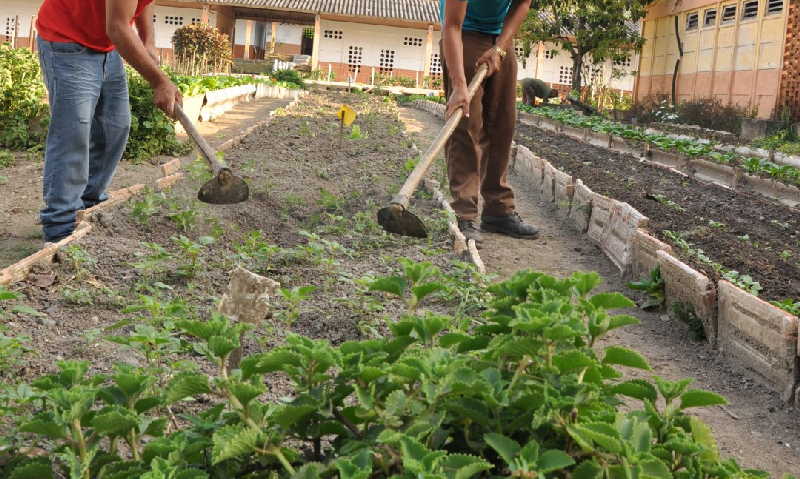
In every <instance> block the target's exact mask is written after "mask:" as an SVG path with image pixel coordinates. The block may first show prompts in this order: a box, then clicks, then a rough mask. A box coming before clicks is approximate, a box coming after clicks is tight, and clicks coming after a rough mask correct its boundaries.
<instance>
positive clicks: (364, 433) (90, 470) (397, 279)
mask: <svg viewBox="0 0 800 479" xmlns="http://www.w3.org/2000/svg"><path fill="white" fill-rule="evenodd" d="M401 270H402V271H401V274H400V275H398V276H393V277H389V278H384V279H378V280H375V281H372V282H371V283H370V284H371V286H370V288H371V291H373V292H375V291H382V292H386V293H389V294H391V295H392V296H394V298H393V299H391V301H395V304H396V302H397V301H398V300H400V301H402V302H404V303H405V306H406V308H405V311H404V312H403V313H402V314H399V315H398V316H399V318H400V319H398V320H396V321H394V320H389V321H388V323H387V325H386V326H387V327H386V328H385V330H386V331H388V332H389V334H388V335H387V336H383V337H378V338H374V339H366V340H353V341H347V342H345V343H342V344H340V345H338V346H334V345H331V344H330V343H329V342H327V341H322V340H314V339H310V338H306V337H302V336H296V335H289V336H287V337H286V340H285V343H283V344H282V345H281V346H279V347H276V348H274V349H271V350H268V351H264V352H260V353H256V354H252V355H250V356H247V357H245V358H243V359H242V361H241V362H240V363H239V368H238V369H232V370H231V369H230V368H229V363H228V359H229V356H230V355H231V354H232V352H233V351H234V350H235V349H236V348H238V347H239V345H240V343H241V337H242V334H243V333H244V332H245V330H246V328H245V327H244V326H242V325H238V324H233V323H231V322H230V321H229V320H228V319H227V318H225V317H222V316H219V315H213V316H212V317H211V318H210V319H208V320H206V321H203V320H198V319H197V317H196V316H193V315H192V312H191V311H188V310H187V309H186V308H185V307H183V306H181V308H177V309H176V308H166V307H162V306H159V305H158V304H155V303H154V302H153V301H148V306H147V310H148V311H151V312H153V314H154V315H159V316H161V315H164V314H166V313H165V311H167V310H169V311H170V313H169V317H170V318H171V319H170V320H171V321H173V322H174V324H175V325H176V328H177V329H176V330H175V332H174V333H164V334H165V335H166V336H167V340H168V341H177V340H176V339H175V338H170V336H171V335H173V334H174V335H180V338H181V341H187V342H188V341H189V340H191V341H192V342H191V343H187V345H186V350H188V351H193V352H194V353H195V354H196V356H195V357H196V358H197V361H196V363H194V362H193V363H191V364H181V365H180V368H178V367H177V366H176V367H173V368H171V367H161V368H158V369H155V368H151V369H147V368H134V367H132V366H120V367H119V368H118V369H117V370H116V371H115V372H114V373H113V374H112V375H110V376H105V375H92V374H89V366H88V364H87V363H84V362H76V361H65V362H62V363H59V371H58V372H56V373H54V374H52V375H49V376H45V377H42V378H40V379H38V380H37V381H35V382H34V383H33V384H32V385H31V391H32V392H31V394H30V398H28V399H25V401H27V404H28V405H34V404H35V405H36V408H29V410H30V411H31V414H30V415H29V416H27V417H25V418H24V419H23V420H21V421H19V424H20V426H19V427H18V429H17V436H16V437H15V442H14V444H15V447H16V449H14V450H12V452H14V453H16V454H12V460H10V461H6V462H5V463H4V464H7V465H6V466H3V469H0V476H2V477H19V478H26V477H31V476H32V475H34V474H40V475H41V477H48V476H47V473H48V472H49V473H50V475H51V476H53V477H71V478H77V479H90V478H92V479H94V478H95V477H96V478H98V479H122V478H134V477H136V478H138V477H144V478H146V479H200V478H206V477H209V478H222V477H245V478H261V477H286V478H295V477H297V478H309V479H311V478H322V477H333V476H335V475H337V474H338V475H339V477H341V478H344V479H367V478H372V477H393V478H398V479H405V478H408V479H412V478H413V479H416V478H426V479H440V478H441V479H470V478H473V477H499V476H503V475H508V476H513V477H524V478H537V479H539V478H547V477H558V478H561V477H570V478H573V479H601V478H603V479H617V478H620V479H621V478H626V479H628V478H631V479H673V478H674V479H695V478H697V479H750V478H755V477H761V475H760V473H758V472H757V471H746V470H742V469H741V468H740V467H739V466H738V465H737V464H736V462H734V461H733V460H729V459H728V460H724V459H722V458H720V456H719V451H718V448H717V445H716V442H715V441H714V438H713V435H712V434H711V431H710V430H709V428H708V427H707V426H705V425H704V424H703V423H702V422H701V421H700V420H699V419H697V418H695V417H692V416H688V415H687V414H686V413H685V410H687V409H691V408H696V407H704V406H713V405H718V404H724V399H723V398H722V397H721V396H719V395H717V394H714V393H712V392H708V391H701V390H694V389H693V390H689V389H688V387H689V385H690V383H691V381H690V380H678V381H667V380H664V379H661V378H658V377H654V378H653V379H652V381H651V380H647V379H641V378H637V379H627V380H626V379H625V378H624V376H623V374H622V373H621V372H620V371H618V370H617V369H615V367H618V366H624V367H626V368H628V367H630V368H636V369H640V370H644V371H649V370H650V365H649V364H648V362H647V360H646V359H645V358H644V357H643V356H642V355H641V354H639V353H637V352H636V351H633V350H631V349H627V348H624V347H622V346H608V347H605V348H602V349H600V348H597V347H596V346H595V345H596V342H597V341H598V340H599V339H600V338H602V337H603V336H604V335H605V334H607V333H608V331H611V330H613V329H615V328H618V327H623V326H625V325H628V324H634V323H636V322H637V321H636V319H635V318H633V317H631V316H626V315H612V314H610V313H609V309H610V308H611V309H618V308H627V307H630V306H632V303H631V302H630V301H629V300H627V299H626V298H625V297H623V296H622V295H619V294H616V293H601V294H597V295H594V296H591V292H592V290H593V288H595V287H596V286H597V285H598V284H599V282H600V279H599V277H598V276H597V275H596V274H594V273H578V274H575V275H572V276H570V277H568V278H563V279H558V278H554V277H551V276H547V275H544V274H541V273H535V272H521V273H518V274H517V275H515V276H514V277H512V278H511V279H509V280H507V281H504V282H502V283H498V284H495V285H491V286H489V287H487V288H485V291H484V293H486V294H487V295H488V296H489V302H488V309H486V310H485V311H483V312H482V313H481V314H480V316H473V317H470V318H469V321H468V322H464V321H456V320H454V319H453V318H452V317H450V316H447V315H445V314H441V312H437V313H434V312H432V311H428V310H426V309H425V306H426V302H433V301H435V298H437V295H439V294H441V292H442V291H452V289H447V288H445V287H444V284H445V283H446V282H447V281H446V278H444V277H443V274H442V273H441V271H439V270H438V269H437V268H435V267H433V266H432V265H430V264H429V263H412V262H409V261H404V262H403V263H402V264H401ZM448 284H450V283H448ZM448 288H452V286H448ZM366 294H371V293H370V292H367V293H366ZM476 311H477V310H476ZM460 319H463V318H460ZM464 324H467V325H468V327H467V326H463V325H464ZM140 333H141V329H137V328H135V327H134V328H133V330H132V331H131V334H132V335H138V334H140ZM124 338H125V336H116V337H114V338H113V339H114V340H115V341H119V342H121V343H123V344H127V343H128V342H126V341H123V340H122V339H124ZM598 350H600V352H599V353H598ZM154 358H160V356H154ZM276 381H282V382H283V383H285V384H286V383H288V385H289V387H288V389H289V391H290V393H289V394H287V395H286V396H285V397H282V398H277V399H276V398H272V397H271V393H272V391H274V389H273V387H274V383H275V382H276ZM283 390H286V388H285V387H283ZM624 398H633V399H636V400H637V402H636V404H640V406H641V408H640V409H635V408H632V407H630V405H627V406H626V407H625V408H624V409H623V408H622V407H621V406H622V404H623V399H624ZM662 405H663V406H662ZM176 412H177V413H176ZM40 443H41V444H46V445H47V446H46V447H48V448H49V449H50V451H51V452H53V454H52V456H51V458H52V462H50V461H44V460H43V461H35V462H32V461H31V460H30V459H29V458H26V457H25V456H24V455H23V454H21V451H23V449H22V447H23V446H25V445H26V444H40ZM120 445H124V447H119V446H120Z"/></svg>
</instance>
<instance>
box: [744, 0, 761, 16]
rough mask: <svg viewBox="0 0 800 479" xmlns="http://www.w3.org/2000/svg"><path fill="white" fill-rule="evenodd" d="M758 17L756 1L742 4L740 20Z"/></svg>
mask: <svg viewBox="0 0 800 479" xmlns="http://www.w3.org/2000/svg"><path fill="white" fill-rule="evenodd" d="M757 16H758V0H752V1H750V2H744V6H743V8H742V20H749V19H751V18H756V17H757Z"/></svg>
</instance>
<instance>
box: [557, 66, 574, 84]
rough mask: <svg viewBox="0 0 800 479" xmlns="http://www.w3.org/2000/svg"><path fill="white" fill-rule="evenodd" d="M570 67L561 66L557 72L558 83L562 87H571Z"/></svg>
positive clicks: (571, 72)
mask: <svg viewBox="0 0 800 479" xmlns="http://www.w3.org/2000/svg"><path fill="white" fill-rule="evenodd" d="M572 74H573V71H572V67H568V66H564V65H562V66H561V68H560V69H559V71H558V82H559V83H561V84H563V85H572Z"/></svg>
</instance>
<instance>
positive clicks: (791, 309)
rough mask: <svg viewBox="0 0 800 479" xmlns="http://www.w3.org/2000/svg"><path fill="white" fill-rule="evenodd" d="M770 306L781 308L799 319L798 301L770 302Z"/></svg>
mask: <svg viewBox="0 0 800 479" xmlns="http://www.w3.org/2000/svg"><path fill="white" fill-rule="evenodd" d="M770 304H772V305H773V306H777V307H779V308H781V309H782V310H784V311H786V312H787V313H791V314H793V315H795V316H798V317H800V300H794V299H785V300H783V301H771V302H770Z"/></svg>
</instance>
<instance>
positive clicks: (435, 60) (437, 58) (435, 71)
mask: <svg viewBox="0 0 800 479" xmlns="http://www.w3.org/2000/svg"><path fill="white" fill-rule="evenodd" d="M441 74H442V57H441V55H440V54H438V53H434V54H432V55H431V76H439V75H441Z"/></svg>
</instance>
